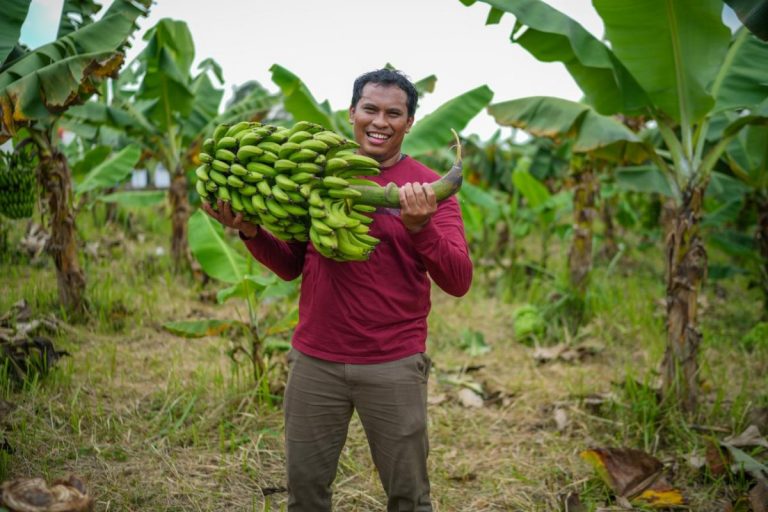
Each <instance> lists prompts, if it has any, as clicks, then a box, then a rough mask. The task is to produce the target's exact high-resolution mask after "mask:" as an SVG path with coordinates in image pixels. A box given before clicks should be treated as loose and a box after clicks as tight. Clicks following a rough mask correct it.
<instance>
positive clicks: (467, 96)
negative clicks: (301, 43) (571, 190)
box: [270, 64, 493, 157]
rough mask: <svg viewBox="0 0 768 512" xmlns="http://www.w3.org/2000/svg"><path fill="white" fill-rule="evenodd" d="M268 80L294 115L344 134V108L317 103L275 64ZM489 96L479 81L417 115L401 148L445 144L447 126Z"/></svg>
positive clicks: (461, 121)
mask: <svg viewBox="0 0 768 512" xmlns="http://www.w3.org/2000/svg"><path fill="white" fill-rule="evenodd" d="M270 71H271V72H272V81H273V82H275V83H276V84H277V85H278V86H279V87H280V90H281V91H282V93H283V96H284V100H283V102H284V106H285V109H286V110H287V111H288V112H289V113H290V114H291V115H292V116H293V117H294V118H295V119H296V120H301V121H311V122H315V123H318V124H321V125H323V126H325V127H327V128H329V129H333V130H335V131H337V132H339V133H344V134H346V135H347V136H348V137H351V136H352V133H351V131H350V128H349V122H348V118H349V114H348V109H342V110H338V111H334V110H332V108H331V106H330V104H329V103H328V101H325V102H323V103H318V102H317V100H315V98H314V96H312V93H311V92H310V90H309V88H308V87H307V86H306V84H305V83H304V82H303V81H302V80H301V79H300V78H299V77H297V76H296V75H294V74H293V73H291V72H290V71H288V70H287V69H285V68H283V67H282V66H279V65H277V64H275V65H273V66H272V67H271V68H270ZM436 80H437V79H436V78H435V77H434V75H430V76H428V77H426V78H424V79H422V80H419V81H418V82H417V83H416V84H414V85H416V88H417V90H418V91H420V92H421V93H422V94H423V93H425V92H429V91H431V90H432V89H433V88H434V83H435V81H436ZM492 98H493V91H491V89H489V88H488V87H487V86H485V85H482V86H480V87H477V88H475V89H472V90H470V91H468V92H466V93H464V94H462V95H460V96H457V97H456V98H453V99H451V100H449V101H447V102H446V103H444V104H443V105H441V106H439V107H438V108H437V109H435V111H434V112H431V113H430V114H427V115H426V116H424V117H423V118H417V121H416V122H415V123H414V125H413V128H411V131H410V133H409V134H408V136H407V137H406V138H405V141H404V143H403V152H404V153H408V154H409V155H411V156H414V157H419V156H421V155H425V154H427V153H429V152H433V151H439V150H440V149H442V148H444V147H445V146H449V145H450V144H451V141H452V140H453V136H452V135H451V129H454V130H456V131H457V132H460V131H461V130H463V129H464V128H465V127H466V126H467V124H469V122H470V121H471V120H472V119H473V118H474V117H475V116H476V115H477V114H479V113H480V111H481V110H482V109H483V108H485V106H486V105H488V103H489V102H490V101H491V99H492Z"/></svg>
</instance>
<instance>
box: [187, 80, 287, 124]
mask: <svg viewBox="0 0 768 512" xmlns="http://www.w3.org/2000/svg"><path fill="white" fill-rule="evenodd" d="M279 102H280V96H279V94H278V95H275V94H272V93H270V92H269V91H268V90H267V89H265V88H264V87H262V86H261V85H260V84H258V83H255V85H252V86H251V87H249V91H248V92H247V94H245V95H243V96H240V97H239V98H238V100H237V101H235V102H230V103H227V107H226V108H225V109H224V112H222V113H221V114H219V115H218V116H216V117H215V118H214V119H212V120H211V121H210V122H209V123H208V125H207V126H206V127H205V128H204V129H203V130H202V131H203V132H204V133H210V132H212V131H213V129H214V128H215V127H216V126H217V125H219V124H221V123H229V124H233V123H236V122H238V121H242V120H244V119H248V120H260V119H263V118H264V117H265V116H266V115H267V113H268V112H269V110H270V109H271V108H272V107H274V106H275V105H277V104H278V103H279Z"/></svg>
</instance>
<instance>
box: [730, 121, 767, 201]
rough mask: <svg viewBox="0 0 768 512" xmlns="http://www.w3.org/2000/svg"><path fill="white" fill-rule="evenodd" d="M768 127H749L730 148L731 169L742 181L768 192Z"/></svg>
mask: <svg viewBox="0 0 768 512" xmlns="http://www.w3.org/2000/svg"><path fill="white" fill-rule="evenodd" d="M767 141H768V126H748V127H746V128H745V129H744V130H742V131H741V132H740V133H739V134H738V136H737V137H736V138H735V139H734V140H733V141H732V142H731V144H730V145H729V146H728V149H727V152H726V155H727V160H728V163H729V164H730V167H731V169H732V170H733V171H734V174H736V175H737V176H738V177H739V178H740V179H741V180H742V181H744V182H745V183H747V184H749V185H750V186H751V187H754V188H756V189H760V190H764V191H768V142H767Z"/></svg>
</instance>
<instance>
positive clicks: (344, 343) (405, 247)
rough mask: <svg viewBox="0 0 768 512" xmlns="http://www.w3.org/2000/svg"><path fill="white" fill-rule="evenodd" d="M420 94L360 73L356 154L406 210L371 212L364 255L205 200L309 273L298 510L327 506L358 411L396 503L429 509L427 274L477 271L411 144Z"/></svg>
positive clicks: (264, 251) (290, 442)
mask: <svg viewBox="0 0 768 512" xmlns="http://www.w3.org/2000/svg"><path fill="white" fill-rule="evenodd" d="M417 99H418V95H417V92H416V88H415V87H414V86H413V84H412V83H411V82H410V81H409V80H408V79H407V78H406V77H405V76H404V75H402V74H401V73H399V72H397V71H392V70H388V69H381V70H377V71H372V72H370V73H366V74H364V75H362V76H360V77H359V78H358V79H357V80H356V81H355V83H354V87H353V93H352V103H351V106H350V109H349V118H350V121H351V122H352V124H353V126H354V132H355V140H356V141H357V142H358V143H359V144H360V149H359V153H360V154H362V155H365V156H369V157H371V158H374V159H376V160H377V161H378V162H380V164H381V170H382V172H381V174H380V175H379V176H374V177H372V178H370V179H372V180H374V181H376V182H378V183H380V184H382V185H385V184H387V183H389V182H394V183H396V184H397V185H398V186H399V187H400V204H401V207H400V209H397V210H395V209H379V210H377V211H376V213H374V214H373V218H374V222H373V223H372V224H371V231H370V234H371V235H373V236H375V237H376V238H378V239H380V240H381V241H380V242H379V244H378V245H377V246H376V249H375V250H374V251H373V253H372V254H371V257H370V259H369V260H368V261H357V262H337V261H333V260H330V259H327V258H324V257H323V256H321V255H320V254H319V253H318V252H317V251H315V250H314V247H312V245H311V244H307V243H306V242H304V243H301V242H290V243H287V242H283V241H280V240H278V239H276V238H275V237H273V236H271V235H270V234H269V233H268V232H267V231H264V230H262V229H261V228H260V227H259V226H256V225H252V224H249V223H247V222H244V221H243V220H242V216H241V215H237V216H234V215H233V214H232V212H231V211H230V209H229V206H228V205H227V204H226V203H220V204H219V205H218V206H219V207H218V210H217V211H214V210H212V209H211V208H210V207H204V208H205V211H206V212H207V213H208V214H209V215H211V216H213V217H214V218H216V219H217V220H219V221H220V222H221V223H222V224H224V225H226V226H229V227H232V228H235V229H239V230H240V233H241V237H242V238H243V239H244V240H245V244H246V246H247V247H248V249H249V250H250V252H251V254H253V256H254V257H255V258H256V259H258V260H259V261H260V262H261V263H263V264H264V265H266V266H267V267H269V268H270V269H271V270H272V271H274V272H275V273H276V274H278V275H279V276H280V277H281V278H283V279H286V280H289V279H295V278H296V277H298V276H300V275H301V276H303V278H302V283H301V296H300V299H299V323H298V325H297V326H296V330H295V332H294V335H293V340H292V347H293V348H292V350H291V353H290V354H289V360H290V366H291V369H290V374H289V378H288V385H287V388H286V391H285V402H284V404H285V447H286V465H287V476H288V510H289V511H290V512H299V511H301V512H326V511H330V510H331V496H332V493H331V486H332V484H333V481H334V479H335V477H336V470H337V467H338V462H339V456H340V455H341V450H342V448H343V447H344V443H345V441H346V438H347V430H348V427H349V422H350V420H351V418H352V414H353V412H354V411H357V414H358V416H359V417H360V421H361V423H362V424H363V428H364V429H365V434H366V436H367V438H368V444H369V446H370V449H371V455H372V457H373V461H374V464H375V465H376V469H377V470H378V472H379V477H380V479H381V483H382V485H383V487H384V490H385V492H386V494H387V511H389V512H395V511H397V512H406V511H414V512H428V511H431V510H432V504H431V500H430V487H429V478H428V475H427V454H428V452H429V442H428V438H427V380H428V378H429V371H430V364H431V363H430V359H429V357H427V355H426V340H427V316H428V315H429V310H430V287H431V284H430V278H431V279H432V281H434V282H435V283H436V284H437V285H438V286H439V287H440V288H441V289H443V290H444V291H445V292H447V293H449V294H451V295H454V296H457V297H458V296H461V295H464V294H465V293H466V292H467V291H468V290H469V286H470V283H471V281H472V262H471V261H470V259H469V255H468V250H467V242H466V239H465V237H464V226H463V223H462V220H461V213H460V210H459V205H458V202H457V200H456V198H455V197H451V198H450V199H447V200H445V201H443V202H441V203H440V204H437V202H436V201H435V195H434V192H433V191H432V188H431V186H430V185H429V183H431V182H433V181H436V180H437V179H438V178H439V175H438V174H437V173H435V172H434V171H432V170H430V169H429V168H427V167H426V166H424V165H422V164H421V163H419V162H417V161H416V160H414V159H413V158H411V157H409V156H407V155H404V154H403V153H402V152H401V150H402V144H403V140H404V138H405V136H406V134H407V133H408V131H409V130H410V128H411V126H412V125H413V120H414V114H415V111H416V103H417Z"/></svg>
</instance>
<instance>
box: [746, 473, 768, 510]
mask: <svg viewBox="0 0 768 512" xmlns="http://www.w3.org/2000/svg"><path fill="white" fill-rule="evenodd" d="M749 504H750V505H752V512H768V483H766V481H765V480H762V479H761V480H758V481H757V485H755V486H754V487H753V488H752V489H751V490H750V491H749Z"/></svg>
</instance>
